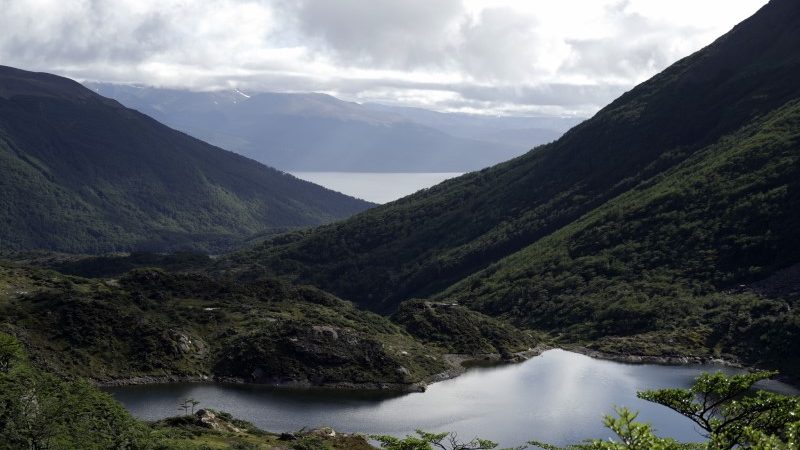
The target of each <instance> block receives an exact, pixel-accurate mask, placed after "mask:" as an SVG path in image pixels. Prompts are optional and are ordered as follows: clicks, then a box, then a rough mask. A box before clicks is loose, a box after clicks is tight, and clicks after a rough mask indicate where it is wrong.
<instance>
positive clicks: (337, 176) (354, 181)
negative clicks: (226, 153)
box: [292, 172, 461, 203]
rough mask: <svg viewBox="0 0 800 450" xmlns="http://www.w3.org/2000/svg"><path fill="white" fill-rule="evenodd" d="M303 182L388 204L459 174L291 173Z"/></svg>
mask: <svg viewBox="0 0 800 450" xmlns="http://www.w3.org/2000/svg"><path fill="white" fill-rule="evenodd" d="M292 175H294V176H296V177H297V178H300V179H302V180H306V181H310V182H312V183H315V184H318V185H320V186H324V187H326V188H328V189H331V190H334V191H337V192H341V193H343V194H347V195H350V196H353V197H356V198H360V199H362V200H367V201H370V202H374V203H388V202H390V201H392V200H397V199H398V198H401V197H405V196H406V195H409V194H413V193H414V192H417V191H419V190H420V189H425V188H429V187H431V186H433V185H435V184H439V183H441V182H442V181H444V180H446V179H448V178H454V177H457V176H459V175H461V174H460V173H452V172H441V173H371V172H292Z"/></svg>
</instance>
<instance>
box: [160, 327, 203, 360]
mask: <svg viewBox="0 0 800 450" xmlns="http://www.w3.org/2000/svg"><path fill="white" fill-rule="evenodd" d="M169 335H170V339H171V341H172V353H173V354H174V355H175V356H179V357H180V356H205V354H206V353H207V352H208V346H207V345H206V343H205V342H203V340H202V339H200V338H195V337H193V336H191V335H190V334H189V333H186V332H185V331H182V330H170V332H169Z"/></svg>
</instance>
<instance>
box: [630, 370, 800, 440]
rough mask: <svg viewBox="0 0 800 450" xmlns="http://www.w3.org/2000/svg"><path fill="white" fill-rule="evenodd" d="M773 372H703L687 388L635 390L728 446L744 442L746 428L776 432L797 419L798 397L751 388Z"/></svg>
mask: <svg viewBox="0 0 800 450" xmlns="http://www.w3.org/2000/svg"><path fill="white" fill-rule="evenodd" d="M773 375H775V372H754V373H749V374H743V375H734V376H727V375H725V374H722V373H716V374H703V375H701V376H699V377H698V378H697V380H695V383H694V385H693V386H692V387H691V388H690V389H660V390H657V391H646V392H641V393H639V397H640V398H643V399H645V400H648V401H651V402H654V403H658V404H661V405H664V406H666V407H668V408H670V409H673V410H675V411H677V412H678V413H680V414H682V415H684V416H686V417H688V418H689V419H691V420H692V421H693V422H694V423H696V424H697V425H698V426H699V427H700V428H701V429H702V430H704V431H705V433H706V437H707V438H709V439H710V440H711V442H712V443H713V446H714V448H716V449H730V448H734V447H735V446H737V445H738V446H741V445H744V444H745V443H746V440H747V439H746V435H747V431H748V430H759V432H761V433H764V434H767V435H780V434H781V433H782V432H783V431H784V430H785V428H786V427H787V425H788V424H790V423H791V422H794V421H796V420H798V416H797V413H798V412H800V400H799V399H798V398H797V397H786V396H783V395H779V394H775V393H772V392H768V391H764V390H758V391H756V392H751V389H752V387H753V385H754V384H755V383H757V382H758V381H761V380H764V379H767V378H769V377H771V376H773Z"/></svg>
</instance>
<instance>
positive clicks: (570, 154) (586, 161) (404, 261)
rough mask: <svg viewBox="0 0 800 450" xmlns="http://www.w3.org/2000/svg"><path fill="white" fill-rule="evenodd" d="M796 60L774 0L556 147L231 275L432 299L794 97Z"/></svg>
mask: <svg viewBox="0 0 800 450" xmlns="http://www.w3.org/2000/svg"><path fill="white" fill-rule="evenodd" d="M798 49H800V4H798V3H796V2H793V1H789V0H774V1H772V2H771V3H770V4H769V5H767V6H765V7H764V8H763V9H762V10H761V11H759V12H758V13H757V14H756V15H755V16H753V17H752V18H750V19H748V20H747V21H745V22H743V23H742V24H740V25H738V26H737V27H736V28H734V29H733V30H732V31H731V32H730V33H728V34H727V35H725V36H723V37H722V38H720V39H718V40H717V41H716V42H714V43H713V44H712V45H710V46H708V47H707V48H705V49H703V50H701V51H699V52H697V53H695V54H694V55H691V56H689V57H687V58H685V59H683V60H681V61H679V62H677V63H676V64H674V65H673V66H671V67H670V68H668V69H667V70H665V71H664V72H663V73H661V74H659V75H657V76H655V77H653V78H652V79H651V80H649V81H647V82H645V83H643V84H641V85H640V86H637V87H636V88H635V89H633V90H631V91H630V92H628V93H626V94H624V95H623V96H622V97H620V98H619V99H617V100H616V101H614V102H613V103H612V104H610V105H609V106H607V107H606V108H604V109H603V110H602V111H600V112H599V113H598V114H597V115H596V116H595V117H593V118H592V119H590V120H587V121H586V122H583V123H582V124H580V125H578V126H576V127H575V128H573V129H572V130H570V131H569V132H568V133H567V134H566V135H564V137H562V138H561V139H559V140H558V141H556V142H554V143H552V144H549V145H545V146H541V147H539V148H537V149H535V150H534V151H531V152H530V153H528V154H526V155H524V156H522V157H519V158H517V159H514V160H511V161H509V162H507V163H504V164H500V165H498V166H495V167H492V168H489V169H486V170H482V171H480V172H476V173H471V174H467V175H465V176H462V177H460V178H457V179H454V180H450V181H446V182H444V183H442V184H440V185H438V186H436V187H433V188H431V189H429V190H427V191H426V192H423V193H419V194H416V195H413V196H410V197H407V198H404V199H401V200H398V201H396V202H394V203H391V204H389V205H385V206H382V207H379V208H376V209H374V210H371V211H370V212H368V213H366V214H362V215H360V216H358V217H356V218H353V219H352V220H349V221H346V222H343V223H339V224H334V225H331V226H327V227H322V228H320V229H317V230H314V231H312V232H307V233H299V234H297V235H295V236H293V237H281V238H280V239H278V240H275V241H273V242H270V243H268V244H265V245H264V246H262V247H260V248H258V249H255V250H253V251H251V252H248V253H245V254H242V255H239V256H238V257H236V258H234V259H233V260H232V262H230V263H229V265H230V266H233V267H240V266H252V267H255V268H259V267H266V268H267V269H268V270H271V271H275V272H278V273H285V274H291V275H293V276H295V277H296V278H298V279H300V280H303V281H304V282H309V283H312V284H315V285H317V286H320V287H322V288H324V289H327V290H330V291H332V292H334V293H336V294H338V295H340V296H342V297H344V298H347V299H350V300H353V301H356V302H357V303H359V304H361V305H363V306H366V307H369V308H372V309H375V310H382V311H391V310H393V309H394V308H395V307H396V305H397V304H398V303H399V302H400V301H402V300H405V299H408V298H411V297H424V296H428V295H431V294H434V293H436V292H439V291H441V290H443V289H445V288H446V287H448V286H449V285H451V284H453V283H454V282H457V281H458V280H461V279H463V278H464V277H466V276H468V275H470V274H472V273H474V272H476V271H478V270H481V269H483V268H485V267H486V266H488V265H489V264H491V263H493V262H495V261H497V260H499V259H501V258H503V257H506V256H508V255H511V254H513V253H514V252H516V251H519V250H520V249H523V248H525V247H527V246H529V245H531V244H533V243H535V242H537V241H538V240H540V239H542V238H543V237H545V236H547V235H549V234H551V233H553V232H555V231H557V230H558V229H560V228H562V227H564V226H566V225H568V224H570V223H571V222H573V221H575V220H577V219H578V218H580V217H581V216H583V215H584V214H586V213H588V212H590V211H592V210H593V209H595V208H597V207H599V206H600V205H602V204H604V203H606V202H607V201H609V200H611V199H613V198H615V197H617V196H619V195H621V194H623V193H625V192H627V191H629V190H631V189H634V188H636V187H637V186H640V185H642V184H643V183H652V182H653V181H654V180H656V179H658V178H659V177H662V176H664V174H665V173H667V172H668V171H669V170H671V169H673V168H675V167H677V166H679V165H680V164H682V163H683V162H684V161H686V160H687V159H688V158H692V157H693V156H695V155H697V154H698V153H700V152H702V151H703V150H704V149H706V148H707V147H709V146H710V145H712V144H714V143H716V142H718V141H720V139H721V138H722V137H723V136H726V135H729V134H732V133H735V132H737V130H740V129H742V128H743V127H745V126H747V125H748V124H751V123H754V121H756V120H758V119H759V118H760V117H763V116H764V115H766V114H770V113H771V112H772V111H774V110H776V109H777V108H779V107H781V106H783V105H785V104H787V102H789V101H791V100H792V99H794V98H796V97H798V95H800V84H798V83H797V82H796V79H797V75H798V73H800V52H799V51H798ZM794 150H796V149H793V148H791V147H790V148H788V151H794ZM737 170H742V171H747V170H749V169H748V168H747V167H739V168H738V169H737ZM743 213H744V214H747V213H748V212H747V211H744V212H743ZM675 225H676V226H694V227H703V226H705V224H703V223H693V224H692V223H680V222H678V223H676V224H675ZM729 225H730V226H736V224H735V223H731V224H729ZM785 231H786V230H783V232H785ZM737 245H740V244H737ZM795 257H796V255H794V254H789V255H788V256H786V257H785V258H783V259H781V260H779V261H780V262H779V261H776V262H775V263H773V264H771V265H769V266H765V267H764V268H763V269H761V270H755V271H754V272H753V273H751V274H750V275H748V276H749V277H756V276H766V275H768V274H769V271H770V270H773V269H774V268H776V267H778V266H780V265H781V264H787V263H788V262H789V261H790V260H791V259H793V258H795ZM738 263H741V261H739V262H738ZM737 273H739V272H737ZM726 282H727V283H735V282H736V279H735V278H731V279H727V280H726Z"/></svg>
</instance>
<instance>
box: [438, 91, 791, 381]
mask: <svg viewBox="0 0 800 450" xmlns="http://www.w3.org/2000/svg"><path fill="white" fill-rule="evenodd" d="M798 211H800V102H798V101H793V102H790V103H789V104H787V105H786V106H784V107H782V108H779V109H778V110H776V111H775V112H773V113H770V114H768V115H766V116H765V117H763V118H761V119H758V120H756V121H755V122H754V123H753V124H751V125H748V126H746V127H743V128H742V129H741V130H739V131H738V132H736V133H733V134H731V135H728V136H725V137H724V138H722V139H720V141H719V142H717V143H715V144H713V145H710V146H708V147H707V148H705V149H703V150H701V151H699V152H696V153H695V154H694V155H693V156H692V157H690V158H689V159H688V160H686V161H685V162H684V163H682V164H680V165H679V166H678V167H676V168H674V169H672V170H669V171H667V172H665V173H663V174H662V175H660V176H658V177H654V178H653V179H652V180H650V181H649V182H646V183H642V184H641V185H639V186H637V187H636V188H634V189H632V190H630V191H628V192H626V193H625V194H622V195H620V196H619V197H617V198H615V199H613V200H611V201H609V202H608V203H606V204H605V205H603V206H602V207H600V208H597V209H596V210H594V211H592V212H591V213H589V214H587V215H585V216H584V217H582V218H581V219H579V220H577V221H575V222H573V223H572V224H570V225H568V226H566V227H564V228H562V229H560V230H558V231H557V232H555V233H553V234H552V235H550V236H548V237H546V238H544V239H541V240H540V241H538V242H536V243H535V244H533V245H531V246H529V247H527V248H525V249H523V250H522V251H519V252H517V253H515V254H513V255H511V256H509V257H507V258H504V259H502V260H500V261H499V262H497V263H495V264H493V265H492V266H490V267H489V268H487V269H485V270H483V271H481V272H478V273H476V274H474V275H472V276H471V277H469V278H468V279H466V280H464V281H462V282H460V283H458V284H456V285H455V286H454V287H452V288H450V289H449V290H448V291H447V292H445V293H442V294H439V295H440V296H441V297H443V298H447V299H448V301H453V300H457V301H459V302H460V303H463V304H467V305H470V306H472V307H473V308H475V309H478V310H481V311H484V312H489V313H491V314H494V315H502V316H505V317H507V318H509V319H511V320H512V321H515V322H518V323H524V324H526V325H528V326H532V327H535V328H539V329H545V330H550V331H554V332H558V333H562V334H563V335H565V336H566V337H568V338H569V339H584V340H594V339H598V338H604V337H607V336H616V337H622V336H631V335H644V337H645V338H646V339H645V340H646V341H650V342H649V345H651V346H653V347H654V348H651V349H647V348H646V346H645V347H641V345H639V346H640V348H639V349H638V351H637V353H648V352H652V351H656V352H658V351H663V350H664V348H665V347H672V345H670V344H668V343H666V342H664V344H658V343H657V339H661V338H663V337H664V336H665V335H670V338H672V339H675V338H677V339H678V341H680V340H684V341H686V342H683V343H680V342H679V343H676V345H678V346H680V345H685V346H686V347H688V348H689V349H690V350H692V351H695V350H697V348H706V349H715V351H716V352H717V355H716V356H719V353H720V352H725V353H732V354H736V355H739V356H742V357H745V358H746V359H747V360H748V361H751V362H764V363H773V364H778V365H779V366H781V367H782V368H785V369H786V370H789V371H792V372H794V373H797V372H798V370H800V353H798V351H797V348H796V346H795V345H794V343H797V342H800V312H799V311H798V309H797V306H798V304H800V276H798V274H797V273H795V271H796V267H794V268H793V267H792V266H793V265H795V264H797V263H798V262H800V239H798V236H797V230H800V214H798ZM786 268H789V269H786ZM770 276H772V278H770ZM686 331H689V332H688V333H686ZM648 333H654V334H650V335H648ZM692 340H693V341H694V342H691V341H692ZM623 344H624V346H627V347H628V351H630V350H633V349H635V348H636V345H637V344H633V343H631V342H630V341H629V340H625V339H619V338H617V339H605V341H603V342H601V344H600V345H596V347H597V348H600V349H603V348H605V349H614V348H615V347H616V346H621V345H623ZM692 347H694V348H692ZM617 350H621V348H617ZM709 356H713V355H711V354H709Z"/></svg>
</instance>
